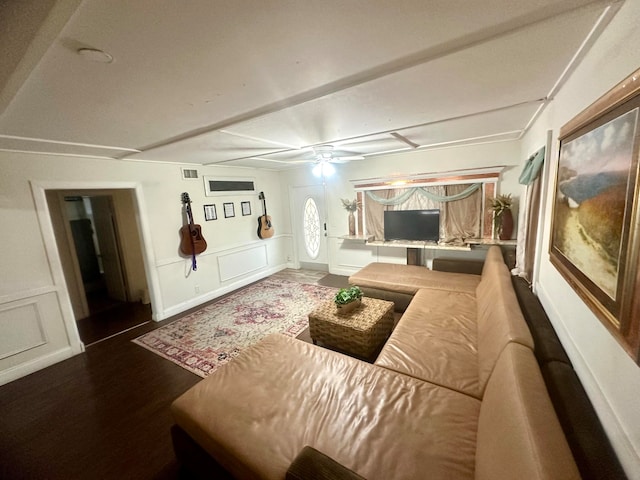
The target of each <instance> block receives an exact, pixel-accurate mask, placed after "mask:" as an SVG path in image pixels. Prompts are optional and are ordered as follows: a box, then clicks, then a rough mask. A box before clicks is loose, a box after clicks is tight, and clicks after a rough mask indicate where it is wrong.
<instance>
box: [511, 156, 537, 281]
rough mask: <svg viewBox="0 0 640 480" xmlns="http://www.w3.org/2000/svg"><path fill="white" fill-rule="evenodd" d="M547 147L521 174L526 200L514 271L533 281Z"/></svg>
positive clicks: (520, 225)
mask: <svg viewBox="0 0 640 480" xmlns="http://www.w3.org/2000/svg"><path fill="white" fill-rule="evenodd" d="M544 156H545V147H542V148H540V149H539V150H538V151H537V152H536V153H534V154H533V155H531V156H530V157H529V158H528V159H527V161H526V162H525V165H524V168H523V170H522V173H521V174H520V179H519V181H520V184H522V185H524V186H525V187H524V195H523V197H524V198H525V201H524V202H522V203H521V205H520V215H519V216H520V223H519V225H518V235H517V239H518V240H517V246H516V267H515V268H514V269H513V271H512V273H513V274H514V275H518V276H520V277H524V278H525V279H526V280H527V281H528V282H529V283H531V281H532V280H533V279H532V272H533V266H534V262H535V250H536V240H537V236H538V218H539V212H540V196H541V179H540V173H541V170H542V167H543V164H544Z"/></svg>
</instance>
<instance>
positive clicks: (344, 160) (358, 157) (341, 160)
mask: <svg viewBox="0 0 640 480" xmlns="http://www.w3.org/2000/svg"><path fill="white" fill-rule="evenodd" d="M353 160H364V157H363V156H362V155H349V156H341V157H334V158H333V159H332V160H331V161H332V162H334V163H347V162H351V161H353Z"/></svg>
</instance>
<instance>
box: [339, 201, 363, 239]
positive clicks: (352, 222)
mask: <svg viewBox="0 0 640 480" xmlns="http://www.w3.org/2000/svg"><path fill="white" fill-rule="evenodd" d="M341 200H342V206H343V207H344V209H345V210H346V211H347V212H349V235H355V234H356V217H355V215H354V212H355V211H356V210H358V208H360V204H359V203H358V200H356V199H353V201H351V200H349V199H348V198H342V199H341Z"/></svg>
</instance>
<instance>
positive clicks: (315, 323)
mask: <svg viewBox="0 0 640 480" xmlns="http://www.w3.org/2000/svg"><path fill="white" fill-rule="evenodd" d="M392 328H393V302H387V301H385V300H378V299H377V298H369V297H364V298H363V299H362V305H361V306H360V307H358V308H357V309H355V310H354V311H353V312H351V313H349V314H347V315H338V314H337V310H336V305H335V303H334V302H333V300H329V301H327V302H324V303H322V304H321V305H319V306H318V307H317V308H316V309H315V310H313V312H311V313H310V314H309V332H310V334H311V339H312V340H313V343H318V342H322V344H323V345H326V346H328V347H333V348H336V349H338V350H340V351H343V352H345V353H347V354H350V355H353V356H356V357H362V358H366V359H368V358H370V357H371V356H372V355H373V354H374V353H375V352H376V350H377V349H378V348H380V346H381V345H382V343H383V342H384V341H385V340H386V339H387V338H389V335H390V334H391V330H392Z"/></svg>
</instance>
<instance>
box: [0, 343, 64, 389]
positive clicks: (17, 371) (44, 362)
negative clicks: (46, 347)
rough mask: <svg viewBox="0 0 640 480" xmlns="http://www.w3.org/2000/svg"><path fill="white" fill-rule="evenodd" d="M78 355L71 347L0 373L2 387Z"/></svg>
mask: <svg viewBox="0 0 640 480" xmlns="http://www.w3.org/2000/svg"><path fill="white" fill-rule="evenodd" d="M74 355H76V354H75V353H74V352H73V349H72V348H71V347H65V348H61V349H60V350H56V351H55V352H51V353H49V354H47V355H44V356H42V357H38V358H35V359H33V360H30V361H27V362H24V363H21V364H20V365H16V366H15V367H11V368H9V369H7V370H4V371H2V372H0V385H5V384H7V383H9V382H13V381H14V380H17V379H19V378H22V377H26V376H27V375H29V374H31V373H34V372H36V371H38V370H41V369H43V368H46V367H50V366H51V365H53V364H54V363H58V362H61V361H62V360H66V359H67V358H71V357H73V356H74Z"/></svg>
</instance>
